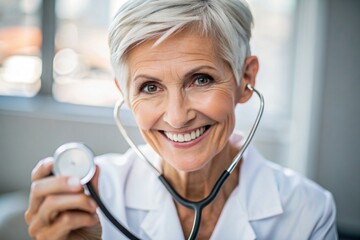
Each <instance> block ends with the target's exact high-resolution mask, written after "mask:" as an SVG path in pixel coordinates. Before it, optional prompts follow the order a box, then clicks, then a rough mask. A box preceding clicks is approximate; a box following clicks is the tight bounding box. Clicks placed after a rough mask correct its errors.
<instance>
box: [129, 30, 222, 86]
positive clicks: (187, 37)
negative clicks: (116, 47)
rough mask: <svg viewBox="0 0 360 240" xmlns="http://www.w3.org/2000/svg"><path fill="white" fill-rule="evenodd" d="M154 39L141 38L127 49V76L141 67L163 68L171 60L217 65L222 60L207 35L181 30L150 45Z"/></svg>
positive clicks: (169, 63) (182, 65) (181, 62)
mask: <svg viewBox="0 0 360 240" xmlns="http://www.w3.org/2000/svg"><path fill="white" fill-rule="evenodd" d="M156 40H157V39H154V40H149V41H145V42H143V43H141V44H139V45H138V46H136V47H134V48H133V49H132V50H131V51H130V52H129V53H128V56H127V63H128V66H129V70H130V71H129V73H130V79H131V78H132V77H134V76H133V74H136V73H137V72H138V71H140V70H144V69H154V68H156V69H164V66H170V65H174V64H175V65H176V64H177V65H176V66H177V67H180V68H181V67H186V66H187V65H191V64H209V65H219V64H221V63H222V62H223V61H222V59H220V57H219V56H218V54H217V51H215V49H216V47H215V44H214V42H213V40H212V39H211V38H209V37H205V36H199V35H198V34H194V33H189V32H181V33H177V34H175V35H173V36H170V37H168V38H167V39H165V40H164V41H162V42H161V43H160V44H158V45H154V44H155V43H156ZM179 63H180V64H181V65H179Z"/></svg>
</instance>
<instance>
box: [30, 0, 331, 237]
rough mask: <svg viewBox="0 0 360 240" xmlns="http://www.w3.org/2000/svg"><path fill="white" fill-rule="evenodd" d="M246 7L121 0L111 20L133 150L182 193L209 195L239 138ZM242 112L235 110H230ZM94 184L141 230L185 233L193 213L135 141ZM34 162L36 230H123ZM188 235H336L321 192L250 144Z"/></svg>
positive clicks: (249, 76) (109, 160)
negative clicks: (137, 137)
mask: <svg viewBox="0 0 360 240" xmlns="http://www.w3.org/2000/svg"><path fill="white" fill-rule="evenodd" d="M251 25H252V15H251V12H250V10H249V8H248V6H247V4H246V3H245V2H244V1H240V0H208V1H205V0H148V1H144V0H131V1H128V2H127V3H126V4H125V5H123V6H122V7H121V9H120V10H119V11H118V13H117V15H116V16H115V18H114V20H113V23H112V25H111V28H110V34H109V36H110V41H109V42H110V49H111V57H112V63H113V67H114V70H115V75H116V79H117V83H118V86H119V89H120V91H121V93H122V95H123V97H124V98H125V101H126V103H127V104H128V106H129V107H130V109H131V110H132V112H133V114H134V116H135V119H136V122H137V125H138V127H139V129H140V131H141V134H142V136H143V137H144V139H145V140H146V142H147V145H145V146H142V147H141V150H142V152H143V153H144V155H145V156H147V158H148V159H149V160H150V161H151V162H153V164H154V165H155V166H157V168H158V169H159V170H160V171H161V172H162V173H163V175H164V177H165V178H166V179H167V181H168V182H169V183H170V184H171V185H172V186H173V188H174V189H175V190H176V191H177V192H178V193H179V194H180V195H181V196H183V197H184V198H186V199H188V200H192V201H198V200H201V199H203V198H204V197H206V196H208V194H209V192H210V191H211V189H212V188H213V186H214V184H215V183H216V181H217V179H218V178H219V176H220V175H221V173H222V172H223V171H224V169H226V168H227V167H228V166H229V164H231V162H232V160H233V158H234V157H235V155H236V154H237V153H238V152H239V150H240V149H241V148H242V147H243V140H244V137H243V136H241V135H240V134H239V133H236V132H234V125H235V113H234V109H235V106H236V105H237V104H239V103H240V104H241V103H245V102H247V101H248V100H249V98H250V97H251V96H252V93H253V91H251V90H250V89H249V88H247V84H250V85H251V86H254V85H255V80H256V75H257V72H258V68H259V63H258V59H257V57H255V56H251V55H250V47H249V40H250V36H251ZM239 117H240V118H241V116H239ZM96 164H97V170H96V174H95V177H94V178H93V179H92V183H93V185H94V186H95V189H96V191H97V192H98V193H99V194H100V197H101V198H102V200H103V201H104V203H105V204H106V205H107V207H108V208H109V209H110V211H111V212H112V213H113V214H114V215H115V217H116V218H117V219H118V220H119V221H120V222H122V223H123V224H124V226H125V227H126V228H128V229H129V230H130V231H131V232H132V233H133V234H134V235H136V236H137V237H139V238H141V239H184V238H188V236H189V235H190V231H191V228H192V224H193V217H194V212H193V211H192V210H191V209H188V208H186V207H184V206H182V205H181V204H179V203H178V202H176V201H173V198H172V197H171V195H170V194H169V193H168V192H167V191H166V189H165V188H164V186H163V185H162V184H161V182H160V181H159V180H158V178H157V177H156V176H155V175H154V174H153V172H152V171H150V170H149V167H148V166H147V165H146V164H145V163H144V162H143V161H141V160H140V159H139V158H138V157H137V155H136V154H135V153H134V151H133V150H129V151H128V152H126V153H125V154H123V155H114V154H112V155H104V156H101V157H98V158H97V159H96ZM52 166H53V159H52V158H47V159H45V160H42V161H40V162H39V164H38V165H37V166H36V167H35V168H34V170H33V173H32V187H31V194H30V201H29V208H28V210H27V211H26V213H25V219H26V222H27V223H28V225H29V234H30V236H31V237H33V238H34V239H100V238H101V236H102V238H103V239H124V238H125V237H124V235H122V234H121V233H120V232H119V231H118V230H117V229H116V228H115V227H114V226H112V224H111V223H110V222H109V221H108V220H107V219H106V218H105V217H104V216H103V214H102V213H100V212H98V213H97V212H96V207H97V206H96V204H95V202H94V201H93V200H92V199H91V198H90V197H89V196H87V195H86V194H84V191H83V187H82V186H81V184H80V182H79V179H77V178H74V177H64V176H56V177H55V176H49V174H50V172H51V169H52ZM197 239H316V240H317V239H337V233H336V227H335V205H334V201H333V198H332V196H331V194H330V193H329V192H328V191H326V190H324V189H322V188H321V187H320V186H318V185H316V184H315V183H313V182H311V181H309V180H307V179H305V178H303V177H301V176H300V175H298V174H296V173H294V172H292V171H290V170H285V169H283V168H282V167H280V166H277V165H275V164H273V163H270V162H268V161H267V160H265V159H264V158H263V157H262V156H261V155H260V154H259V153H258V152H257V151H256V149H254V148H253V147H250V148H248V149H247V150H246V152H245V154H244V156H243V157H242V159H241V161H240V163H239V164H238V165H237V166H236V168H235V169H234V171H233V172H232V174H231V175H230V176H229V178H228V179H227V181H226V182H225V183H224V185H223V186H222V188H221V189H220V191H219V193H218V195H217V197H216V198H215V200H214V201H213V202H212V203H210V204H209V205H208V206H207V207H206V208H204V210H203V212H202V220H201V224H200V230H199V233H198V236H197Z"/></svg>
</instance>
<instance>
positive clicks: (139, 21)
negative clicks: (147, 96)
mask: <svg viewBox="0 0 360 240" xmlns="http://www.w3.org/2000/svg"><path fill="white" fill-rule="evenodd" d="M252 24H253V17H252V14H251V12H250V10H249V7H248V5H247V3H246V2H244V1H243V0H129V1H127V2H126V3H125V4H124V5H122V6H121V8H120V9H119V11H118V12H117V14H116V15H115V17H114V20H113V22H112V24H111V25H110V32H109V45H110V52H111V62H112V65H113V68H114V71H115V77H116V79H117V81H118V84H119V87H120V89H122V91H123V93H124V94H126V95H127V93H126V86H127V82H128V80H129V79H128V78H129V76H128V67H127V64H126V56H127V53H128V52H129V51H130V50H131V49H132V48H134V47H135V46H137V45H138V44H140V43H142V42H145V41H147V40H151V39H156V38H157V41H156V42H155V44H154V46H156V45H158V44H159V43H161V42H162V41H164V40H165V39H166V38H167V37H169V36H170V35H172V34H174V33H176V32H179V31H181V30H184V29H192V30H195V31H196V32H197V33H199V34H201V35H202V36H209V37H210V38H212V40H213V41H214V43H215V44H217V49H219V52H218V54H219V56H220V57H221V58H222V59H223V60H225V61H226V62H228V63H229V65H230V67H231V68H232V71H233V73H234V77H235V79H236V81H237V83H238V84H239V83H240V77H241V74H242V67H243V62H244V61H245V58H246V57H247V56H248V55H250V46H249V41H250V37H251V27H252Z"/></svg>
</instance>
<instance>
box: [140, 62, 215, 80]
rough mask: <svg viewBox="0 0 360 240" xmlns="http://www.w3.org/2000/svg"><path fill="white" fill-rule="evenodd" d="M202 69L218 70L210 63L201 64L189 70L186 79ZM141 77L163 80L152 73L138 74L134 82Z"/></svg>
mask: <svg viewBox="0 0 360 240" xmlns="http://www.w3.org/2000/svg"><path fill="white" fill-rule="evenodd" d="M202 69H210V70H216V68H214V67H212V66H209V65H201V66H199V67H196V68H194V69H191V70H190V71H189V72H187V73H186V74H185V76H184V79H188V78H190V77H191V76H192V75H194V74H195V73H197V72H199V71H200V70H202ZM140 78H146V79H149V80H153V81H157V82H161V80H160V79H159V78H156V77H153V76H150V75H146V74H139V75H137V76H136V77H135V78H134V79H133V82H136V81H137V80H138V79H140Z"/></svg>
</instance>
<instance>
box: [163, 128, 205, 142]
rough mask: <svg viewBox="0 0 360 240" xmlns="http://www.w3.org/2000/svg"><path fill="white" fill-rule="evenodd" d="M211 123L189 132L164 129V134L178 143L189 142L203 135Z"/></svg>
mask: <svg viewBox="0 0 360 240" xmlns="http://www.w3.org/2000/svg"><path fill="white" fill-rule="evenodd" d="M209 128H210V125H207V126H204V127H200V128H198V129H195V130H193V131H191V132H188V133H170V132H165V131H162V134H163V135H164V136H165V137H166V138H167V139H169V140H171V141H173V142H176V143H187V142H191V141H194V140H196V139H197V138H199V137H201V136H202V135H203V134H204V133H205V132H206V131H207V130H208V129H209Z"/></svg>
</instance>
